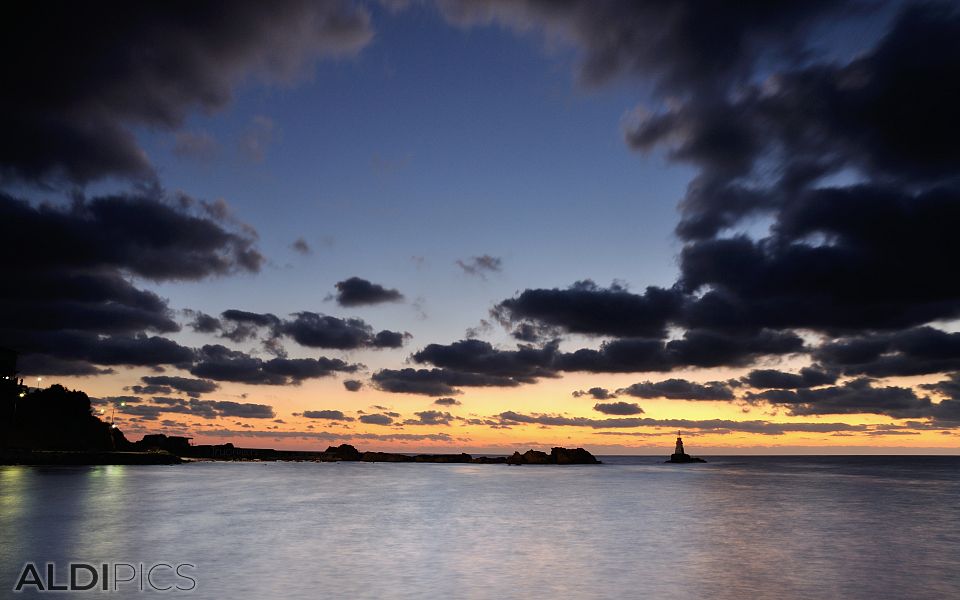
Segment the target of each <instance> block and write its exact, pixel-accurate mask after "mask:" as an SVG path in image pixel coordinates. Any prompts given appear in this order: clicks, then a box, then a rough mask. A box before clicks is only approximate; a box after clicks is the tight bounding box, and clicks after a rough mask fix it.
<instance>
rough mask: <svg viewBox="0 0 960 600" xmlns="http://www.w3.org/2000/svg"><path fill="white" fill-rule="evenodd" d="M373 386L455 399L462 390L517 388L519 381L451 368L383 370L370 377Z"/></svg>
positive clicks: (399, 392)
mask: <svg viewBox="0 0 960 600" xmlns="http://www.w3.org/2000/svg"><path fill="white" fill-rule="evenodd" d="M371 381H372V382H373V385H374V386H375V387H376V388H377V389H379V390H382V391H384V392H393V393H396V394H422V395H425V396H453V395H457V394H460V393H461V390H459V389H458V388H457V386H462V387H516V386H517V385H520V382H518V381H517V380H516V379H514V378H512V377H506V376H502V375H489V374H482V373H466V372H463V371H456V370H452V369H410V368H406V369H381V370H379V371H377V372H376V373H374V374H373V376H372V377H371Z"/></svg>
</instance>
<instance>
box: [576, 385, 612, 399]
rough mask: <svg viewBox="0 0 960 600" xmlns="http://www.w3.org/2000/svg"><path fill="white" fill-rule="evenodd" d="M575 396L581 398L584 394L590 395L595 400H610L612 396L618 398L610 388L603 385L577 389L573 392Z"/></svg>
mask: <svg viewBox="0 0 960 600" xmlns="http://www.w3.org/2000/svg"><path fill="white" fill-rule="evenodd" d="M572 395H573V397H574V398H580V397H582V396H590V397H591V398H593V399H594V400H609V399H611V398H616V397H617V395H616V394H615V393H613V392H611V391H610V390H608V389H606V388H602V387H592V388H590V389H589V390H586V391H584V390H576V391H575V392H573V394H572Z"/></svg>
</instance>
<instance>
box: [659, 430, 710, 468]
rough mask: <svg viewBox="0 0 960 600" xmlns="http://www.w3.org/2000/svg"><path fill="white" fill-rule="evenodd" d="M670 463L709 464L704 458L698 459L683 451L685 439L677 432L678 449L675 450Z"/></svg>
mask: <svg viewBox="0 0 960 600" xmlns="http://www.w3.org/2000/svg"><path fill="white" fill-rule="evenodd" d="M667 462H668V463H695V462H707V461H705V460H703V459H702V458H696V457H693V456H690V455H689V454H687V453H686V451H685V450H684V449H683V438H682V437H680V432H679V431H678V432H677V447H676V448H675V449H674V450H673V454H671V455H670V458H669V459H668V460H667Z"/></svg>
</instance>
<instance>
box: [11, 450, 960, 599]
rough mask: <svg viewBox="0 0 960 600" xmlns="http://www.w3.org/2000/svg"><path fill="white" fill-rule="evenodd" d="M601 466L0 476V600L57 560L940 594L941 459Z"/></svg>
mask: <svg viewBox="0 0 960 600" xmlns="http://www.w3.org/2000/svg"><path fill="white" fill-rule="evenodd" d="M605 460H606V461H607V464H605V465H602V466H570V467H556V466H522V467H507V466H504V465H443V464H361V463H339V464H338V463H200V464H189V465H180V466H169V467H89V468H30V467H0V597H4V598H5V597H11V596H13V594H12V592H11V590H12V588H13V586H14V584H15V583H16V581H17V579H18V578H19V576H20V574H21V572H22V569H23V567H24V564H25V563H27V562H30V561H32V562H35V563H38V564H40V567H41V569H42V568H43V563H47V562H52V563H54V568H55V575H56V579H60V578H61V573H64V575H63V577H64V578H65V577H66V574H65V569H66V568H67V567H66V565H68V564H69V563H70V562H71V561H73V562H82V563H92V564H98V565H99V564H102V563H127V564H135V565H139V564H140V563H143V564H145V565H147V566H148V567H149V566H150V565H155V564H160V563H171V564H174V565H176V564H180V563H189V564H192V565H195V568H193V569H192V570H190V568H189V567H187V568H186V569H187V570H185V571H183V572H185V573H189V574H190V575H191V576H192V578H193V579H195V580H196V589H194V590H193V591H191V592H188V593H181V592H174V593H171V592H167V593H166V594H164V596H165V597H171V596H177V597H181V596H182V597H192V598H216V599H221V598H222V599H241V598H252V599H267V598H310V599H322V598H344V599H353V598H418V599H419V598H524V599H527V598H544V599H553V598H613V599H616V598H656V599H685V598H691V599H694V598H696V599H698V600H699V599H710V600H717V599H726V598H736V599H752V600H756V599H763V598H771V599H774V598H775V599H777V600H789V599H793V598H818V599H819V598H844V599H858V598H863V599H877V598H904V599H925V598H930V599H937V600H943V599H947V598H960V458H958V457H930V458H922V457H717V458H713V459H711V462H710V463H708V464H703V465H664V464H662V463H661V460H662V459H661V458H652V457H651V458H647V457H629V458H627V457H606V458H605ZM121 573H122V577H123V578H126V577H127V574H126V571H123V570H121ZM158 573H160V572H159V571H158ZM44 575H45V573H44ZM170 575H171V577H172V576H173V575H172V572H171V573H170ZM159 579H160V581H161V582H163V581H166V580H165V579H164V576H163V573H160V576H159ZM179 582H180V583H184V587H186V586H187V585H192V584H189V583H187V582H186V581H185V580H180V581H179ZM55 583H57V582H56V581H55ZM171 583H172V582H171ZM145 587H146V588H147V589H148V590H149V587H150V586H149V584H147V585H145ZM160 587H162V585H161V586H160ZM30 589H35V588H30ZM132 589H137V588H136V587H135V582H134V584H122V585H121V586H120V590H121V592H112V593H104V592H85V593H82V594H77V595H78V596H79V597H89V598H94V597H112V598H118V597H123V598H127V597H143V596H153V594H152V593H144V594H139V593H138V594H136V595H133V594H131V593H130V590H132ZM124 591H126V592H124ZM49 595H50V594H47V593H45V594H37V593H26V594H22V595H20V596H18V597H46V596H49ZM157 596H158V597H159V594H157Z"/></svg>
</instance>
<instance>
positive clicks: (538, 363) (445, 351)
mask: <svg viewBox="0 0 960 600" xmlns="http://www.w3.org/2000/svg"><path fill="white" fill-rule="evenodd" d="M557 347H558V344H557V343H556V342H551V343H549V344H546V345H544V346H543V347H540V348H538V347H535V346H529V345H524V344H518V345H517V349H516V350H498V349H495V348H494V347H493V346H492V345H491V344H490V343H488V342H484V341H481V340H476V339H468V340H461V341H459V342H454V343H452V344H449V345H442V344H429V345H427V346H426V347H425V348H424V349H422V350H420V351H418V352H415V353H414V354H413V356H412V357H411V358H412V359H413V361H414V362H417V363H421V364H423V363H430V364H433V365H435V366H437V367H440V368H442V369H452V370H455V371H462V372H468V373H474V374H480V375H493V376H497V377H505V378H510V379H512V380H515V381H516V382H517V383H532V382H535V381H536V380H537V378H538V377H552V376H554V375H555V373H554V370H553V361H554V359H555V356H556V355H557Z"/></svg>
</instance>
